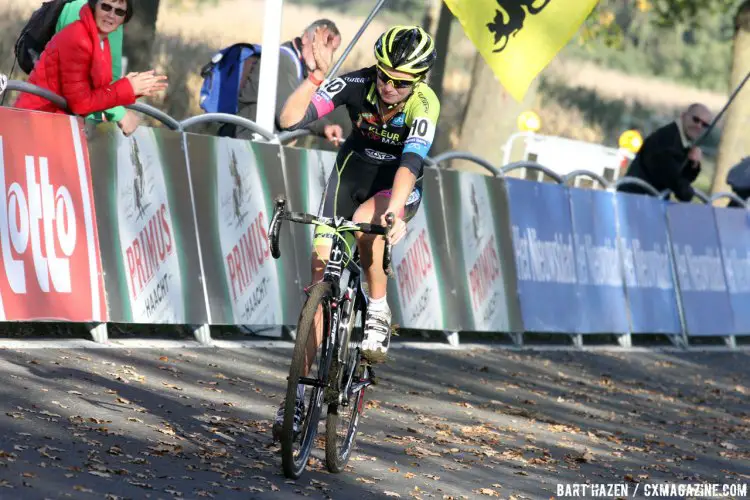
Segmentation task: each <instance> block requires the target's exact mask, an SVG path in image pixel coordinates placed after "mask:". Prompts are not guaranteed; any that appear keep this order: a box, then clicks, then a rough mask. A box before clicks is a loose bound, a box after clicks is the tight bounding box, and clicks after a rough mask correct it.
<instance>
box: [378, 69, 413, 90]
mask: <svg viewBox="0 0 750 500" xmlns="http://www.w3.org/2000/svg"><path fill="white" fill-rule="evenodd" d="M377 72H378V78H380V81H381V82H383V83H385V84H388V83H390V84H391V85H392V86H393V88H394V89H405V88H408V87H412V86H414V84H415V83H417V82H418V81H419V79H418V78H396V77H395V76H393V75H391V74H389V73H388V72H387V71H386V70H384V69H383V68H381V67H380V66H377Z"/></svg>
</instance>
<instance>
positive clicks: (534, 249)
mask: <svg viewBox="0 0 750 500" xmlns="http://www.w3.org/2000/svg"><path fill="white" fill-rule="evenodd" d="M505 184H506V188H507V195H508V207H509V217H510V221H509V226H510V234H511V235H512V241H513V253H514V256H515V261H516V262H515V267H516V277H515V278H516V289H517V291H518V301H519V305H520V313H521V317H522V318H523V328H524V330H525V331H527V332H545V333H555V332H559V333H572V332H577V331H578V330H580V327H581V321H582V316H583V313H582V310H581V305H580V292H579V287H578V281H577V276H576V257H575V248H574V241H573V227H572V222H571V216H570V204H569V201H568V194H567V190H566V188H565V187H563V186H560V185H557V184H550V183H546V182H544V183H543V182H532V181H526V180H520V179H513V178H507V179H505Z"/></svg>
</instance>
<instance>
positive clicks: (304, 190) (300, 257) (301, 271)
mask: <svg viewBox="0 0 750 500" xmlns="http://www.w3.org/2000/svg"><path fill="white" fill-rule="evenodd" d="M284 156H285V162H284V163H285V168H286V170H285V172H284V175H285V178H286V192H287V201H288V203H289V207H290V209H291V210H294V211H297V212H306V213H310V214H314V215H318V213H319V211H320V210H322V200H323V193H324V192H325V188H326V184H327V182H328V179H329V176H330V174H331V172H332V171H333V166H334V163H335V162H336V154H335V153H332V152H330V151H320V150H315V149H298V148H284ZM290 225H291V232H292V235H293V238H294V240H293V242H294V245H292V242H291V241H289V242H286V247H285V246H284V244H283V243H282V249H281V251H282V255H283V254H284V252H286V251H289V252H291V251H292V249H294V252H295V253H296V255H297V271H298V275H299V280H300V281H299V282H300V283H301V287H300V288H303V287H305V286H307V285H309V284H310V280H311V272H310V264H311V256H312V241H313V233H314V232H315V226H312V225H307V224H290Z"/></svg>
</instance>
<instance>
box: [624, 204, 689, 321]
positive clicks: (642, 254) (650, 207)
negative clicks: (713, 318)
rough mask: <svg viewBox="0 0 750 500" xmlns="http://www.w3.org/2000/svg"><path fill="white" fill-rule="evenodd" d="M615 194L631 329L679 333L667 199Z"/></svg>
mask: <svg viewBox="0 0 750 500" xmlns="http://www.w3.org/2000/svg"><path fill="white" fill-rule="evenodd" d="M615 197H616V205H617V220H618V222H619V225H620V228H619V233H620V238H619V241H620V254H621V255H622V262H623V271H624V274H625V291H626V295H627V299H628V309H629V311H630V332H631V333H634V334H636V333H646V334H656V333H658V334H667V335H669V334H679V333H681V332H682V328H681V326H680V316H679V312H678V309H677V297H676V286H675V283H674V276H673V274H672V261H671V258H670V248H669V238H668V235H667V221H666V216H665V212H664V202H663V201H661V200H659V199H657V198H654V197H651V196H645V195H635V194H628V193H616V194H615Z"/></svg>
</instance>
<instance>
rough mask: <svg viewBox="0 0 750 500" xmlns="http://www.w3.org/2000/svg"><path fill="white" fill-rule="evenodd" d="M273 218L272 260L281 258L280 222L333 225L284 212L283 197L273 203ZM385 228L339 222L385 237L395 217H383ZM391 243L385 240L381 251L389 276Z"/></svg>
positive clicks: (324, 219)
mask: <svg viewBox="0 0 750 500" xmlns="http://www.w3.org/2000/svg"><path fill="white" fill-rule="evenodd" d="M274 205H275V206H274V210H273V216H272V217H271V224H270V225H269V230H268V236H269V240H270V246H271V255H272V256H273V258H274V259H278V258H279V257H280V256H281V248H280V247H279V234H280V233H281V221H282V220H284V219H286V220H288V221H291V222H297V223H300V224H316V223H321V224H326V225H330V224H333V223H334V222H336V221H334V219H333V218H331V217H318V216H315V215H312V214H308V213H305V212H287V211H286V199H285V198H284V197H283V196H279V197H278V198H276V200H275V202H274ZM385 220H386V224H387V225H386V226H382V225H380V224H369V223H366V222H362V223H355V222H352V221H349V220H343V221H339V225H340V224H341V223H347V222H348V223H351V224H352V226H354V227H356V228H357V229H356V230H357V231H358V232H361V233H365V234H377V235H382V236H387V235H388V232H389V231H390V230H391V228H392V227H393V223H394V221H395V216H394V215H393V214H392V213H388V214H386V216H385ZM391 246H392V245H391V243H390V242H389V241H388V240H386V243H385V249H384V251H383V270H384V271H385V272H386V274H390V267H391Z"/></svg>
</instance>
